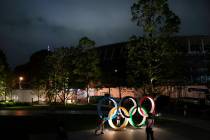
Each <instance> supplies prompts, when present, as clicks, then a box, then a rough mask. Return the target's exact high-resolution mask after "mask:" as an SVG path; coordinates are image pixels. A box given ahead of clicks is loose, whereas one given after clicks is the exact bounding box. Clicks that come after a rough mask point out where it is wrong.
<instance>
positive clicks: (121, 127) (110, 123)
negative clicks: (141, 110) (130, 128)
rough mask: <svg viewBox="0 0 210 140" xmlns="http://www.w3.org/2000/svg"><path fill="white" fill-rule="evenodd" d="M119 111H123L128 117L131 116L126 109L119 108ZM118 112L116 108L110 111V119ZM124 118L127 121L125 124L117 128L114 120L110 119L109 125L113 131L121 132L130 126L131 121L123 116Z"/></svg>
mask: <svg viewBox="0 0 210 140" xmlns="http://www.w3.org/2000/svg"><path fill="white" fill-rule="evenodd" d="M118 109H121V110H122V111H123V112H124V113H125V114H126V115H127V116H129V113H128V111H127V110H126V109H125V108H124V107H119V108H118ZM116 111H117V108H115V107H114V108H112V109H111V110H110V112H109V118H112V116H113V115H114V114H115V113H116ZM119 115H121V113H120V114H119ZM122 117H123V118H124V119H125V120H124V122H123V123H122V124H121V125H120V126H116V125H115V124H114V123H113V120H112V119H109V120H108V122H109V125H110V126H111V127H112V128H113V129H115V130H121V129H123V128H125V127H126V126H127V125H128V121H129V119H128V118H126V117H124V116H122Z"/></svg>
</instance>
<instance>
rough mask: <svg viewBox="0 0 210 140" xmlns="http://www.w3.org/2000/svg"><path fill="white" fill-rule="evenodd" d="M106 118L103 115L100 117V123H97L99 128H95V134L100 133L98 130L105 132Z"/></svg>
mask: <svg viewBox="0 0 210 140" xmlns="http://www.w3.org/2000/svg"><path fill="white" fill-rule="evenodd" d="M105 121H106V120H105V118H104V117H102V118H100V117H99V119H98V122H97V123H98V124H97V128H96V130H95V135H98V131H101V132H100V134H104V123H105Z"/></svg>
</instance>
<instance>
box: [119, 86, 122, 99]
mask: <svg viewBox="0 0 210 140" xmlns="http://www.w3.org/2000/svg"><path fill="white" fill-rule="evenodd" d="M119 97H120V99H121V98H122V95H121V88H120V87H119Z"/></svg>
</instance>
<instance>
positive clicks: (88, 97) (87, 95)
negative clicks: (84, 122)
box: [87, 84, 89, 103]
mask: <svg viewBox="0 0 210 140" xmlns="http://www.w3.org/2000/svg"><path fill="white" fill-rule="evenodd" d="M87 103H89V84H88V85H87Z"/></svg>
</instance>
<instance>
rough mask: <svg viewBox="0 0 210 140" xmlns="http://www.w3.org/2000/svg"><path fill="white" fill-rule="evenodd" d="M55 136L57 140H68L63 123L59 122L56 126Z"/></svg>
mask: <svg viewBox="0 0 210 140" xmlns="http://www.w3.org/2000/svg"><path fill="white" fill-rule="evenodd" d="M57 134H58V136H57V140H68V135H67V132H66V130H65V128H64V123H63V121H59V122H58V124H57Z"/></svg>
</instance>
